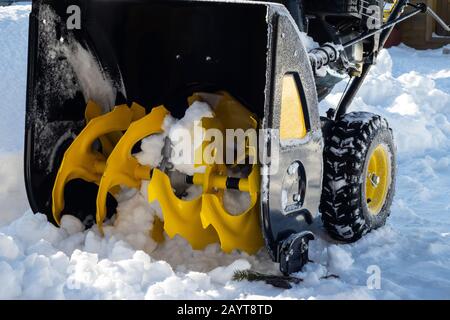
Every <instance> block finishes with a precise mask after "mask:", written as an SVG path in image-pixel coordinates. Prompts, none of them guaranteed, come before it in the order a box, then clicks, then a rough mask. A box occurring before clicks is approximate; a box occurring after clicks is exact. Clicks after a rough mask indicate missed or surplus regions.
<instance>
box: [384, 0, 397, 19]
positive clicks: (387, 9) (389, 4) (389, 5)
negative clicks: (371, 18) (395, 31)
mask: <svg viewBox="0 0 450 320" xmlns="http://www.w3.org/2000/svg"><path fill="white" fill-rule="evenodd" d="M397 2H398V0H391V1H386V2H385V4H384V12H383V19H384V21H385V22H386V21H387V20H388V19H389V16H390V15H391V13H392V11H393V10H394V8H395V6H396V5H397Z"/></svg>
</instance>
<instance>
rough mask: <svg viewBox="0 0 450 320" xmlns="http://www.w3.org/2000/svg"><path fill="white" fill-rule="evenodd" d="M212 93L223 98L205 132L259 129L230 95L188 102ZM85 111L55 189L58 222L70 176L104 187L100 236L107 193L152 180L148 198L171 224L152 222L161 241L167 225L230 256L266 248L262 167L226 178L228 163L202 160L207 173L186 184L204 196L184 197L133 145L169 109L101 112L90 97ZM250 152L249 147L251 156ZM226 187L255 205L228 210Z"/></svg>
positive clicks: (172, 232) (155, 129)
mask: <svg viewBox="0 0 450 320" xmlns="http://www.w3.org/2000/svg"><path fill="white" fill-rule="evenodd" d="M208 98H214V99H216V101H215V103H214V104H215V108H214V111H215V117H214V118H204V119H202V127H203V129H208V128H216V129H219V130H220V131H221V132H223V133H224V134H225V130H226V129H237V128H239V129H243V130H247V129H250V128H252V129H256V128H257V121H256V119H255V117H254V116H253V115H252V114H251V113H250V112H249V111H248V110H247V109H246V108H245V107H243V106H242V105H241V104H240V103H239V102H238V101H236V100H235V99H233V98H232V97H231V96H230V95H229V94H228V93H226V92H220V93H218V94H216V95H208V97H205V95H202V94H194V95H193V96H192V97H190V98H189V99H188V100H189V102H190V103H192V102H194V101H205V100H208ZM209 102H210V101H209ZM85 114H86V120H87V122H88V124H87V126H86V127H85V129H84V130H83V131H82V132H81V133H80V135H79V136H78V137H77V138H76V139H75V141H74V142H73V143H72V145H71V146H70V147H69V149H68V150H67V151H66V153H65V155H64V159H63V162H62V165H61V167H60V169H59V172H58V175H57V178H56V181H55V185H54V189H53V214H54V217H55V220H56V221H58V223H60V217H61V212H62V210H63V209H64V186H65V184H67V183H68V182H69V181H70V180H73V179H83V180H85V181H87V182H93V183H96V184H97V185H98V186H99V189H98V194H97V201H96V208H97V212H96V221H97V226H98V228H99V231H100V233H101V234H103V221H104V219H105V217H106V197H107V195H108V193H111V194H113V195H117V193H118V192H119V190H120V187H123V186H126V187H128V188H135V189H140V188H141V182H142V181H143V180H148V181H150V182H149V185H148V201H149V202H154V201H157V202H158V203H159V205H160V206H161V209H162V213H163V217H164V222H162V221H160V220H159V219H155V223H154V226H153V233H152V237H153V238H154V239H155V240H157V241H158V242H161V241H162V240H163V237H162V236H161V234H162V229H164V231H165V232H166V233H167V234H168V236H169V237H170V238H173V237H175V236H176V235H179V236H181V237H183V238H185V239H186V240H187V241H188V242H189V243H190V244H191V245H192V247H193V248H194V249H203V248H204V247H205V246H207V245H209V244H211V243H220V244H221V247H222V249H223V250H224V251H225V252H227V253H229V252H231V251H232V250H234V249H240V250H244V251H246V252H248V253H250V254H253V253H256V252H257V251H258V250H259V249H260V248H261V247H262V245H263V238H262V233H261V230H260V223H259V188H260V186H259V179H260V177H259V166H258V165H254V166H253V169H252V171H251V173H250V174H249V175H248V177H244V178H230V177H227V170H228V168H227V166H225V165H223V164H206V163H207V162H205V161H203V158H202V159H201V161H200V163H201V164H200V165H202V166H203V165H204V166H205V167H206V170H205V172H204V173H196V174H194V175H193V176H186V184H187V185H189V184H191V185H197V186H201V187H202V190H203V193H202V195H200V196H199V197H198V198H196V199H193V200H189V201H188V200H182V199H180V198H179V197H178V196H177V195H176V194H175V192H174V190H173V186H172V183H171V180H170V175H169V174H168V173H167V172H164V171H162V169H160V168H150V167H148V166H143V165H141V164H139V163H138V161H137V159H136V158H135V157H134V156H133V155H132V149H133V147H134V146H135V145H136V144H137V143H138V142H139V141H141V140H142V139H144V138H145V137H148V136H150V135H153V134H159V133H162V131H163V128H162V125H163V122H164V119H165V117H166V116H167V115H168V114H169V111H167V110H166V108H165V107H164V106H159V107H155V108H153V109H152V110H151V112H150V113H149V114H147V115H145V109H144V108H143V107H141V106H139V105H138V104H136V103H133V104H132V106H131V107H128V106H125V105H123V106H118V107H116V108H114V109H113V111H111V112H109V113H106V114H104V115H102V114H101V109H100V107H99V106H98V105H96V104H95V103H94V102H90V103H88V105H87V108H86V112H85ZM122 132H124V133H122ZM96 140H99V141H100V142H101V146H102V150H101V151H102V152H100V151H96V150H94V148H93V143H94V142H95V141H96ZM206 146H207V143H206V141H204V142H203V143H202V146H201V147H200V148H199V150H195V152H196V153H195V155H196V157H197V156H198V155H201V156H202V157H203V151H204V148H205V147H206ZM216 151H217V150H213V153H214V154H216ZM158 152H159V151H158ZM249 152H250V151H249V150H247V153H246V156H248V155H249ZM196 163H197V161H196ZM200 165H197V166H200ZM226 189H235V190H239V191H241V192H248V193H249V195H250V200H251V201H250V206H249V208H248V209H247V210H245V211H244V212H243V213H241V214H239V215H232V214H230V213H229V212H227V211H226V209H225V207H224V205H223V195H224V190H226Z"/></svg>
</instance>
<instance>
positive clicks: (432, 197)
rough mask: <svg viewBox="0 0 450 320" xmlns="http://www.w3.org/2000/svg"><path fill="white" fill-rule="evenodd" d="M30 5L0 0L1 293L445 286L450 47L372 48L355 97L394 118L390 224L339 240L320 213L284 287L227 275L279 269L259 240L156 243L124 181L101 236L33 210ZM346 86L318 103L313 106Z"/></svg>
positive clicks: (185, 294) (111, 295)
mask: <svg viewBox="0 0 450 320" xmlns="http://www.w3.org/2000/svg"><path fill="white" fill-rule="evenodd" d="M29 10H30V6H28V5H14V6H10V7H0V74H1V76H2V81H1V82H0V94H1V96H2V100H1V102H0V110H1V112H2V117H1V118H0V130H1V134H0V177H1V181H2V183H1V186H0V203H1V204H2V206H1V212H0V283H1V286H0V299H14V298H20V299H32V298H42V299H144V298H145V299H168V298H174V299H181V298H185V299H219V298H220V299H252V298H253V299H254V298H257V299H258V298H270V299H273V298H276V299H285V298H296V299H431V298H438V299H443V298H450V197H449V194H450V138H449V137H450V122H449V119H450V56H449V55H444V54H443V53H442V49H440V50H428V51H415V50H413V49H410V48H407V47H406V46H400V47H397V48H392V49H389V50H388V51H386V50H385V51H383V52H381V54H380V57H379V63H378V65H377V66H376V67H374V69H373V70H372V72H371V74H370V75H369V77H368V79H367V81H366V83H365V85H364V86H363V88H362V89H361V93H360V95H359V96H358V97H357V98H356V100H355V102H354V104H353V106H352V110H365V111H371V112H376V113H380V114H382V115H383V116H385V117H386V118H387V119H388V120H389V122H390V124H391V126H392V127H393V128H394V132H395V137H396V141H397V144H398V151H399V163H398V167H399V176H398V184H397V195H396V199H395V202H394V205H393V210H392V216H391V218H390V219H389V221H388V224H387V226H386V227H383V228H381V229H379V230H377V231H374V232H371V233H370V234H368V235H367V236H366V237H364V238H363V239H362V240H360V241H358V242H357V243H355V244H347V245H342V244H338V243H335V242H333V241H332V240H330V239H329V237H328V236H327V235H326V234H325V232H324V230H323V229H322V226H321V223H320V222H317V223H316V224H315V231H316V234H317V235H318V240H316V241H314V242H312V243H311V252H310V255H311V257H310V258H311V259H312V260H313V261H314V262H312V263H310V264H308V265H307V266H306V267H305V269H304V271H303V272H301V273H298V274H297V276H298V277H301V278H302V279H304V281H303V282H302V283H300V284H298V285H293V288H292V289H290V290H283V289H277V288H274V287H272V286H270V285H268V284H265V283H264V282H247V281H243V282H236V281H233V280H232V276H233V273H234V271H236V270H247V269H252V270H255V271H260V272H265V273H277V272H278V266H277V265H275V264H274V263H272V262H271V260H270V258H269V257H268V255H267V253H266V252H265V251H264V250H261V252H260V253H258V254H257V255H255V256H249V255H247V254H245V253H240V252H234V253H232V254H225V253H223V252H221V251H220V249H219V246H218V245H210V246H209V247H207V248H206V249H205V250H203V251H194V250H192V249H191V248H190V246H189V245H188V244H187V243H186V241H184V240H183V239H180V238H175V239H173V240H167V241H165V242H164V243H163V244H162V245H158V246H157V245H156V243H154V242H153V240H152V239H151V238H150V237H148V230H149V228H150V226H151V225H152V223H153V216H151V215H148V214H146V212H148V210H155V211H157V210H156V209H154V208H150V209H149V208H148V206H149V204H148V203H147V202H146V201H145V200H144V199H145V198H144V197H143V196H142V195H141V194H140V193H137V192H135V191H132V190H131V191H129V194H127V195H124V196H126V197H127V201H124V202H121V206H119V208H118V215H117V216H116V218H115V220H114V221H111V222H110V224H109V225H108V226H107V232H106V236H105V237H104V238H102V237H101V236H100V235H99V232H98V231H97V229H96V228H92V229H90V230H84V226H83V225H82V224H81V223H79V221H77V220H76V219H74V218H71V217H64V219H63V227H62V228H59V229H58V228H56V227H54V226H53V225H52V224H50V223H49V222H47V218H46V217H45V216H44V215H40V214H37V215H34V214H32V212H31V211H30V210H29V208H28V203H27V200H26V196H25V191H24V183H23V173H22V172H23V169H22V160H21V159H22V157H23V155H22V154H23V130H24V124H23V123H24V118H25V116H24V109H25V94H26V63H27V59H26V57H27V32H28V13H29ZM344 87H345V83H342V84H340V85H339V86H338V87H337V88H336V90H335V91H334V92H333V94H331V95H330V96H329V97H328V98H327V99H326V100H325V101H324V102H323V103H322V105H321V110H322V112H325V111H326V110H327V109H328V108H329V107H330V106H333V105H335V104H336V103H337V102H338V100H339V98H340V93H341V92H342V91H343V90H344ZM151 145H152V142H149V146H151ZM143 149H145V144H143ZM149 150H150V149H149ZM144 151H145V150H144ZM160 160H161V159H159V158H158V159H148V158H147V159H146V160H145V159H144V160H143V161H149V162H154V161H160ZM130 212H131V213H132V214H130ZM374 275H375V276H376V275H380V277H379V281H377V279H375V281H372V280H373V279H374V278H373V276H374ZM334 276H338V277H334Z"/></svg>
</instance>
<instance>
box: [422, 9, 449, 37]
mask: <svg viewBox="0 0 450 320" xmlns="http://www.w3.org/2000/svg"><path fill="white" fill-rule="evenodd" d="M427 14H428V15H430V16H431V17H432V18H433V19H434V20H436V22H437V23H438V24H439V25H440V26H441V27H442V28H443V29H444V30H445V31H447V32H450V26H449V25H447V23H445V21H444V20H442V18H441V17H439V16H438V14H437V13H436V12H434V11H433V9H431V8H430V7H427Z"/></svg>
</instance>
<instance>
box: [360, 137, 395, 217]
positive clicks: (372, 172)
mask: <svg viewBox="0 0 450 320" xmlns="http://www.w3.org/2000/svg"><path fill="white" fill-rule="evenodd" d="M390 170H391V167H390V159H389V152H388V150H387V147H386V146H385V145H382V144H380V145H379V146H377V147H376V148H375V150H374V151H373V152H372V154H371V155H370V158H369V165H368V168H367V175H366V202H367V207H368V209H369V212H370V213H371V214H373V215H377V214H379V213H380V212H381V209H382V208H383V206H384V204H385V202H386V197H387V193H388V190H389V184H390V180H391V173H390Z"/></svg>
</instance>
